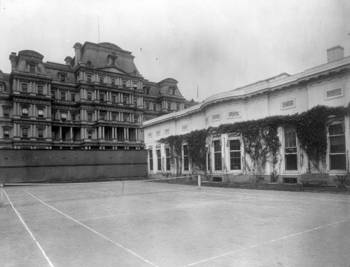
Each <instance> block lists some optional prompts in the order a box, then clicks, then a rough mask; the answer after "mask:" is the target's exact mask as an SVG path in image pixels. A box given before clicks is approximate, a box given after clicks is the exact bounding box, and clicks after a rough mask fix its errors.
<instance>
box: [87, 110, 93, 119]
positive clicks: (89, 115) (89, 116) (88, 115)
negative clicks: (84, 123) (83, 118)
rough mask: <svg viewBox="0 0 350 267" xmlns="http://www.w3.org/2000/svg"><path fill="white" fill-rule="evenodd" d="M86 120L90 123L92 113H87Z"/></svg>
mask: <svg viewBox="0 0 350 267" xmlns="http://www.w3.org/2000/svg"><path fill="white" fill-rule="evenodd" d="M87 120H88V121H92V112H88V113H87Z"/></svg>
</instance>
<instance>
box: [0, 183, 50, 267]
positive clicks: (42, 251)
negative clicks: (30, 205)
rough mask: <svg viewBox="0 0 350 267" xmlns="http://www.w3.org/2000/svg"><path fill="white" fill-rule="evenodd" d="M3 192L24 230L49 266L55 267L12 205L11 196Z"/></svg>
mask: <svg viewBox="0 0 350 267" xmlns="http://www.w3.org/2000/svg"><path fill="white" fill-rule="evenodd" d="M1 190H2V191H3V192H4V194H5V196H6V198H7V200H8V202H9V203H10V205H11V207H12V209H13V210H14V212H15V213H16V215H17V217H18V219H19V220H20V221H21V223H22V224H23V226H24V228H25V229H26V230H27V232H28V233H29V235H30V237H31V238H32V239H33V241H34V243H35V244H36V245H37V247H38V248H39V250H40V252H41V254H43V256H44V258H45V260H46V261H47V263H48V264H49V266H50V267H55V265H53V263H52V261H51V260H50V258H49V257H48V256H47V254H46V252H45V250H44V249H43V247H42V246H41V245H40V243H39V241H38V240H36V238H35V236H34V234H33V233H32V231H31V230H30V229H29V227H28V225H27V224H26V222H25V221H24V220H23V218H22V216H21V214H20V212H19V211H18V210H17V209H16V208H15V206H14V205H13V203H12V201H11V199H10V197H9V195H8V194H7V192H6V191H5V189H1Z"/></svg>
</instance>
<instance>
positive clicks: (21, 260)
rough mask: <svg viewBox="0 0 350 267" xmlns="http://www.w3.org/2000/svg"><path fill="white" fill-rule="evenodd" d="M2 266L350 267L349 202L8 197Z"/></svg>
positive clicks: (159, 186) (217, 195)
mask: <svg viewBox="0 0 350 267" xmlns="http://www.w3.org/2000/svg"><path fill="white" fill-rule="evenodd" d="M4 189H5V190H4V191H3V196H2V204H1V206H0V240H1V242H0V266H35V267H37V266H56V267H58V266H64V267H67V266H164V267H168V266H169V267H172V266H200V267H202V266H350V196H349V195H341V194H328V193H306V192H282V191H260V190H244V189H233V188H209V187H202V188H201V189H198V188H196V187H195V186H189V185H178V184H167V183H149V182H142V181H126V182H120V181H116V182H100V183H80V184H52V185H34V186H9V187H5V188H4Z"/></svg>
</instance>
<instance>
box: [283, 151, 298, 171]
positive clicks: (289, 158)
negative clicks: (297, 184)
mask: <svg viewBox="0 0 350 267" xmlns="http://www.w3.org/2000/svg"><path fill="white" fill-rule="evenodd" d="M285 159H286V170H297V169H298V164H297V155H296V154H289V155H285Z"/></svg>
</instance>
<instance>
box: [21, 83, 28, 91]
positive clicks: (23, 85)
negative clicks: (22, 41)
mask: <svg viewBox="0 0 350 267" xmlns="http://www.w3.org/2000/svg"><path fill="white" fill-rule="evenodd" d="M21 89H22V92H23V93H28V84H26V83H22V84H21Z"/></svg>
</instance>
